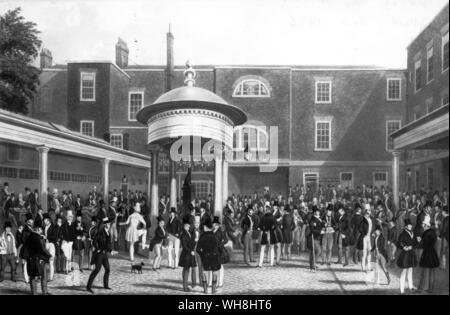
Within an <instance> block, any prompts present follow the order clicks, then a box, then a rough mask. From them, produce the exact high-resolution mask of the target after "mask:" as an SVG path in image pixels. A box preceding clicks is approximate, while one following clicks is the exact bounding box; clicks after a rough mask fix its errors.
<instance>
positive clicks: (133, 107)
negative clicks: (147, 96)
mask: <svg viewBox="0 0 450 315" xmlns="http://www.w3.org/2000/svg"><path fill="white" fill-rule="evenodd" d="M129 104H130V109H129V111H130V117H129V119H130V120H136V114H137V112H138V111H139V110H140V109H141V108H142V105H143V94H142V93H131V94H130V100H129Z"/></svg>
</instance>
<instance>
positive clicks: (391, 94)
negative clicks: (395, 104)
mask: <svg viewBox="0 0 450 315" xmlns="http://www.w3.org/2000/svg"><path fill="white" fill-rule="evenodd" d="M400 84H401V80H399V79H390V80H388V99H389V100H400V99H401V95H400Z"/></svg>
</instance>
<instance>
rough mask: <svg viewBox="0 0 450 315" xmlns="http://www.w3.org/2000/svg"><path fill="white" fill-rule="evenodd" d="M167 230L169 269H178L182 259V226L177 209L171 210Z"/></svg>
mask: <svg viewBox="0 0 450 315" xmlns="http://www.w3.org/2000/svg"><path fill="white" fill-rule="evenodd" d="M188 220H189V218H188ZM166 230H167V234H168V239H169V245H168V246H167V251H168V256H169V257H168V258H169V268H172V269H176V268H178V262H179V259H180V234H181V231H182V226H181V222H180V219H179V218H178V215H177V209H176V208H175V207H171V208H170V217H169V219H168V220H167V224H166Z"/></svg>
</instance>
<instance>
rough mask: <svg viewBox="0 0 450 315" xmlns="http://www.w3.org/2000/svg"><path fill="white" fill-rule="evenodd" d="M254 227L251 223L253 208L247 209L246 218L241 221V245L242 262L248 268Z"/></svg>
mask: <svg viewBox="0 0 450 315" xmlns="http://www.w3.org/2000/svg"><path fill="white" fill-rule="evenodd" d="M254 227H255V225H254V223H253V208H252V207H248V209H247V214H246V216H245V217H244V218H243V219H242V222H241V228H242V243H243V245H244V262H245V263H246V264H247V265H249V266H250V263H252V262H254V259H253V242H252V233H253V229H254Z"/></svg>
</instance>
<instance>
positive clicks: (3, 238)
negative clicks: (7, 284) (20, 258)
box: [0, 221, 17, 282]
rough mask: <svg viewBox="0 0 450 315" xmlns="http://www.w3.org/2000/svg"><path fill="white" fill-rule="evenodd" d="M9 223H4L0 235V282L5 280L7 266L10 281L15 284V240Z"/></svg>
mask: <svg viewBox="0 0 450 315" xmlns="http://www.w3.org/2000/svg"><path fill="white" fill-rule="evenodd" d="M11 228H12V225H11V222H9V221H6V222H5V224H4V230H5V231H4V232H3V234H2V235H0V282H2V281H3V280H4V279H5V269H6V265H7V264H8V265H9V266H10V268H11V280H12V281H13V282H16V259H17V248H16V239H15V237H14V234H13V233H12V230H11Z"/></svg>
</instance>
